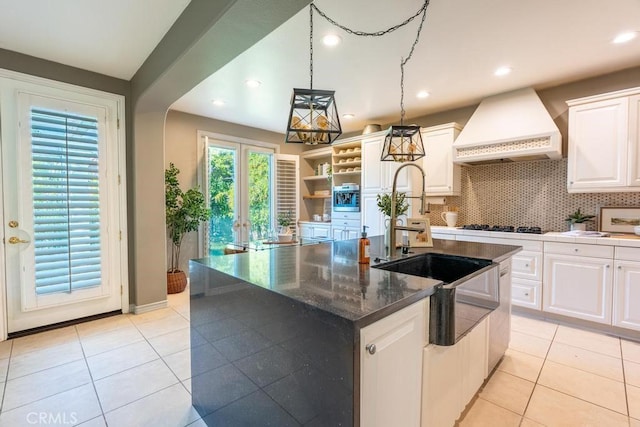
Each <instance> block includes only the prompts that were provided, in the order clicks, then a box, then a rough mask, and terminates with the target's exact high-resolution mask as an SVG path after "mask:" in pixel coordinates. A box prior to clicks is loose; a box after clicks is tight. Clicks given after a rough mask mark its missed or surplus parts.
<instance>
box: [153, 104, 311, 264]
mask: <svg viewBox="0 0 640 427" xmlns="http://www.w3.org/2000/svg"><path fill="white" fill-rule="evenodd" d="M284 120H286V118H283V121H284ZM283 125H284V122H283ZM199 130H200V131H206V132H213V133H218V134H222V135H227V136H233V137H240V138H245V139H251V140H255V141H261V142H268V143H271V144H277V145H279V146H280V153H282V154H300V153H302V151H303V149H304V148H306V147H305V146H304V145H303V144H285V143H284V142H283V141H284V135H283V134H279V133H275V132H269V131H265V130H262V129H256V128H250V127H246V126H241V125H236V124H233V123H229V122H223V121H220V120H214V119H209V118H206V117H201V116H195V115H193V114H187V113H182V112H180V111H173V110H171V111H169V113H168V114H167V121H166V125H165V152H164V158H165V167H168V166H169V163H173V164H175V165H176V167H177V168H178V169H180V175H179V178H180V184H181V186H182V189H183V190H186V189H188V188H191V187H194V186H195V185H197V184H198V182H197V180H198V165H197V153H196V150H197V145H198V140H197V133H198V131H199ZM197 245H198V236H197V233H195V232H194V233H189V235H187V236H186V237H185V239H184V243H183V245H182V254H181V256H180V268H181V269H182V270H184V271H188V269H189V259H191V258H196V257H197V255H198V247H197ZM170 251H171V247H170V246H169V245H168V244H167V257H169V256H170Z"/></svg>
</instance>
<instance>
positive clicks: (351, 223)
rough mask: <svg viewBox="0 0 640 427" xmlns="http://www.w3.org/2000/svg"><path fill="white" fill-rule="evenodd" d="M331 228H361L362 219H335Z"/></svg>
mask: <svg viewBox="0 0 640 427" xmlns="http://www.w3.org/2000/svg"><path fill="white" fill-rule="evenodd" d="M331 226H332V227H333V228H347V227H348V228H355V229H359V228H360V218H358V219H357V220H353V219H333V220H332V221H331Z"/></svg>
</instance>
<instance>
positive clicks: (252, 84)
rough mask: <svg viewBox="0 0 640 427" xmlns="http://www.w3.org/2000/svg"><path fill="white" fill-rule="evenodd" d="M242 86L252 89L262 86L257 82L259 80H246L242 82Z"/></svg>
mask: <svg viewBox="0 0 640 427" xmlns="http://www.w3.org/2000/svg"><path fill="white" fill-rule="evenodd" d="M244 84H245V85H247V87H251V88H254V87H258V86H260V85H261V84H262V82H261V81H259V80H251V79H248V80H245V81H244Z"/></svg>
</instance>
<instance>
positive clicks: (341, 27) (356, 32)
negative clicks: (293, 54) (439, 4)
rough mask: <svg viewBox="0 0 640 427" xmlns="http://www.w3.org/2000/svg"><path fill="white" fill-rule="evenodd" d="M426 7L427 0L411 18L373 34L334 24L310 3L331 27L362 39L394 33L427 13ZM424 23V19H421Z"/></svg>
mask: <svg viewBox="0 0 640 427" xmlns="http://www.w3.org/2000/svg"><path fill="white" fill-rule="evenodd" d="M427 6H429V0H425V2H424V4H423V5H422V7H421V8H420V10H418V11H417V12H416V13H415V14H414V15H413V16H411V17H409V18H407V19H405V20H404V22H402V23H400V24H398V25H394V26H393V27H389V28H387V29H386V30H380V31H374V32H367V31H358V30H352V29H351V28H347V27H345V26H344V25H342V24H339V23H338V22H336V21H335V20H333V19H331V18H329V17H328V16H327V15H326V14H325V13H324V12H323V11H321V10H320V9H318V7H317V6H316V5H315V4H313V1H312V2H311V8H312V9H315V10H316V12H318V14H319V15H320V16H322V17H323V18H324V19H326V20H327V21H329V23H331V24H332V25H335V26H336V27H338V28H340V29H341V30H343V31H345V32H347V33H349V34H353V35H355V36H364V37H380V36H384V35H385V34H389V33H392V32H394V31H395V30H397V29H398V28H402V27H404V26H405V25H407V24H408V23H410V22H411V21H413V20H414V19H415V18H417V17H418V16H419V15H420V14H421V13H422V14H424V13H425V12H426V11H427ZM423 21H424V18H423Z"/></svg>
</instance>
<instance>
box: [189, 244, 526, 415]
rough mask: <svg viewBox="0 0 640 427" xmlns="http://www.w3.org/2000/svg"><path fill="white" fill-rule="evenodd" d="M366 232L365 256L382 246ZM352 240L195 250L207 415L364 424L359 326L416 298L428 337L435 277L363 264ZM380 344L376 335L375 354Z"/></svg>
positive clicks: (195, 382) (466, 248) (421, 330)
mask: <svg viewBox="0 0 640 427" xmlns="http://www.w3.org/2000/svg"><path fill="white" fill-rule="evenodd" d="M371 241H372V246H371V255H372V260H373V259H374V258H376V257H378V256H380V257H382V256H383V254H384V246H383V239H382V237H373V238H372V239H371ZM357 244H358V241H357V240H347V241H339V242H327V243H320V244H317V245H309V246H296V247H286V248H281V249H277V250H272V251H262V252H252V253H247V254H239V255H229V256H218V257H209V258H203V259H199V260H192V261H191V263H190V292H191V374H192V378H191V387H192V399H193V405H194V407H195V408H196V409H197V410H198V412H199V413H200V415H201V416H202V417H203V419H204V421H205V422H206V423H207V425H274V426H286V425H310V426H316V425H317V426H322V425H342V426H351V425H361V418H363V415H362V414H361V412H362V411H361V405H360V402H361V398H362V395H363V393H361V384H362V380H363V378H362V377H361V373H362V371H363V370H364V368H365V367H364V366H361V364H362V363H363V362H362V357H363V354H362V353H364V351H362V348H363V347H362V345H361V344H364V343H361V333H362V331H364V330H367V329H368V328H369V330H373V329H370V328H373V327H376V325H379V324H382V322H384V321H386V320H387V319H394V318H396V317H398V316H401V315H402V313H404V312H407V310H413V311H412V312H414V313H417V314H418V315H420V317H419V319H422V321H417V322H414V324H415V325H417V326H416V331H415V334H417V337H418V338H419V341H420V342H419V343H418V345H419V346H424V345H425V344H427V343H428V337H427V334H426V331H428V327H427V325H426V323H428V318H429V316H428V315H427V314H428V313H426V312H425V311H426V310H428V304H426V302H428V300H429V298H428V297H430V296H431V295H433V294H434V293H435V292H436V290H437V289H438V287H441V286H442V281H440V280H436V279H431V278H425V277H418V276H413V275H408V274H401V273H396V272H392V271H387V270H383V269H379V268H371V267H369V266H364V267H363V266H360V265H358V263H357V255H358V254H357ZM518 250H519V248H518V247H515V246H504V245H489V244H481V243H473V242H456V241H444V240H434V247H433V248H420V249H418V248H416V249H413V251H415V252H416V253H417V252H430V253H438V254H449V255H457V256H462V257H468V258H478V259H484V260H489V261H492V262H493V263H500V262H504V261H507V260H508V259H509V258H510V257H511V255H513V254H514V253H515V252H517V251H518ZM411 255H412V254H410V256H411ZM397 258H401V256H400V255H399V256H398V257H397ZM389 261H392V260H389ZM372 264H373V262H372ZM506 304H507V305H508V300H507V302H506ZM503 308H504V307H503ZM423 314H424V315H423ZM416 319H417V318H416ZM405 329H406V328H405ZM396 335H397V334H396ZM361 347H362V348H361ZM421 348H422V347H420V348H419V351H418V353H417V354H419V356H418V358H417V359H416V358H413V359H411V358H410V357H409V355H407V357H408V360H409V359H411V360H417V363H418V365H417V366H413V367H411V366H409V365H410V363H409V365H408V366H409V368H411V369H414V368H415V375H413V377H415V378H417V384H418V385H419V384H420V378H421V375H422V369H421V367H422V356H421V355H422V353H421V351H420V350H421ZM368 352H369V353H370V354H371V355H373V354H375V347H373V351H372V349H371V348H370V347H369V348H368ZM385 354H388V353H385V352H384V349H383V348H382V346H380V349H379V350H378V355H377V357H378V358H379V359H380V360H377V361H376V363H378V362H380V361H381V360H382V358H383V357H385ZM402 368H406V366H402V363H401V364H400V366H398V369H402ZM380 369H382V368H380ZM410 372H411V371H410ZM393 376H394V377H399V378H400V377H401V376H398V375H393ZM379 385H380V386H382V384H379ZM398 397H399V399H400V401H399V402H396V403H397V404H398V405H403V401H411V402H413V403H415V401H416V399H417V401H418V402H420V389H419V388H418V390H417V391H416V390H415V389H414V390H412V391H411V393H409V394H408V395H407V396H398ZM396 400H397V399H396ZM419 419H420V415H419V413H418V421H419ZM416 425H417V424H416Z"/></svg>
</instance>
